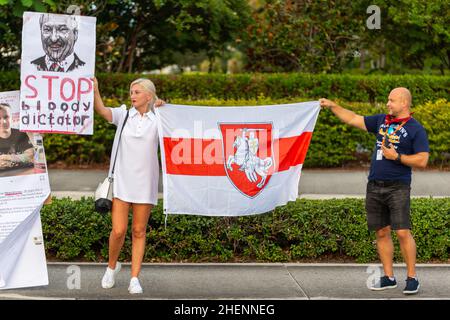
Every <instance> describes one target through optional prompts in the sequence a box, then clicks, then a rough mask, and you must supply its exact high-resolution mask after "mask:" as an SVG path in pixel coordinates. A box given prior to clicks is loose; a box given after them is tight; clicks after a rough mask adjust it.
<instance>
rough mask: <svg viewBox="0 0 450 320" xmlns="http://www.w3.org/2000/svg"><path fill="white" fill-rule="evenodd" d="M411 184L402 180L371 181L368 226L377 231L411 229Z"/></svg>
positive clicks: (368, 198)
mask: <svg viewBox="0 0 450 320" xmlns="http://www.w3.org/2000/svg"><path fill="white" fill-rule="evenodd" d="M410 192H411V187H410V185H409V184H406V183H404V182H400V181H369V182H368V183H367V193H366V212H367V226H368V227H369V230H370V231H377V230H379V229H381V228H384V227H386V226H391V229H392V230H399V229H411V219H410V202H411V200H410Z"/></svg>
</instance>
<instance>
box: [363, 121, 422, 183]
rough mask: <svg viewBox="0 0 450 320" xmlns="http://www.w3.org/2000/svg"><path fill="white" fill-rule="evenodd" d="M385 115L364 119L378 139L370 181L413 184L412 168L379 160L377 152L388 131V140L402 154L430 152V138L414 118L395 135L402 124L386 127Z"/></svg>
mask: <svg viewBox="0 0 450 320" xmlns="http://www.w3.org/2000/svg"><path fill="white" fill-rule="evenodd" d="M385 118H386V115H385V114H377V115H374V116H367V117H364V123H365V124H366V128H367V131H368V132H371V133H374V134H375V135H376V137H377V142H376V145H375V150H374V152H373V154H372V162H371V165H370V173H369V180H383V181H391V180H397V181H403V182H405V183H407V184H410V183H411V167H409V166H405V165H403V164H401V163H398V162H397V161H393V160H388V159H386V158H385V157H382V159H381V160H377V151H378V150H380V149H381V143H382V141H383V136H384V133H385V132H386V130H387V134H386V140H388V141H389V143H392V144H393V145H394V148H395V150H396V151H397V152H398V153H401V154H407V155H410V154H416V153H419V152H430V148H429V146H428V138H427V133H426V131H425V129H424V128H423V127H422V125H421V124H420V123H419V122H418V121H417V120H416V119H414V118H411V119H409V121H408V122H406V124H404V125H403V127H402V128H400V130H398V131H397V132H395V133H394V131H395V129H396V128H397V127H398V126H399V125H400V123H391V124H390V125H389V126H387V125H385Z"/></svg>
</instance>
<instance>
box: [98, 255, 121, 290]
mask: <svg viewBox="0 0 450 320" xmlns="http://www.w3.org/2000/svg"><path fill="white" fill-rule="evenodd" d="M121 268H122V265H121V264H120V262H117V263H116V268H115V269H111V268H110V267H107V268H106V271H105V274H104V275H103V278H102V288H104V289H111V288H112V287H114V284H115V283H116V279H115V278H116V275H117V274H118V273H119V271H120V269H121Z"/></svg>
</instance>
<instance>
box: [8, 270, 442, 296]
mask: <svg viewBox="0 0 450 320" xmlns="http://www.w3.org/2000/svg"><path fill="white" fill-rule="evenodd" d="M69 267H71V268H70V269H69ZM78 267H79V269H78ZM105 267H106V265H105V264H82V263H76V262H74V263H49V264H48V271H49V285H48V286H44V287H35V288H23V289H11V290H0V299H208V300H209V299H258V300H264V299H300V300H318V299H433V300H434V299H443V300H449V299H450V265H449V264H442V265H441V264H437V265H427V264H423V265H421V264H419V265H418V266H417V274H418V277H419V281H420V284H421V288H420V291H419V293H418V294H417V295H410V296H407V295H404V294H403V288H404V286H405V281H404V279H405V278H406V274H405V273H406V270H405V267H404V265H395V274H396V277H397V282H398V287H397V288H396V289H389V290H385V291H371V290H369V289H368V288H367V283H371V281H372V280H373V279H378V277H379V276H380V273H382V268H381V267H380V266H379V265H375V264H373V265H368V264H297V263H239V264H236V263H226V264H221V263H211V264H208V263H206V264H205V263H198V264H193V263H189V264H188V263H167V264H160V263H154V264H144V265H143V268H142V272H141V275H140V281H141V285H142V287H143V289H144V293H143V294H141V295H130V294H129V293H128V291H127V287H128V284H129V279H130V275H129V274H130V266H129V264H124V265H123V269H122V271H121V272H120V273H119V275H118V276H117V279H116V286H115V287H114V288H112V289H103V288H101V285H100V282H101V278H102V276H103V272H104V270H105ZM74 270H79V282H78V283H79V288H77V285H76V284H77V281H73V279H74V276H76V274H75V273H74Z"/></svg>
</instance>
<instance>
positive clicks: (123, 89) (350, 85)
mask: <svg viewBox="0 0 450 320" xmlns="http://www.w3.org/2000/svg"><path fill="white" fill-rule="evenodd" d="M139 76H141V75H136V74H104V73H103V74H102V73H100V74H98V79H99V83H100V90H101V92H102V94H103V95H104V96H107V97H113V98H117V99H120V100H125V99H128V92H129V84H130V83H131V81H132V80H134V79H136V78H137V77H139ZM143 76H144V77H149V78H150V79H151V80H153V81H154V82H155V85H156V88H157V91H158V94H159V95H160V96H161V97H163V98H165V99H174V98H179V99H184V100H199V99H210V98H217V99H221V100H228V99H243V100H245V99H254V98H256V97H259V96H261V95H263V96H265V97H270V98H271V99H286V98H289V97H303V98H307V99H318V98H321V97H328V98H331V99H336V98H338V99H342V100H345V101H349V102H370V103H375V102H382V103H385V102H386V100H387V96H388V94H389V92H390V90H392V89H393V88H395V87H399V86H403V87H407V88H409V89H410V90H411V93H412V95H413V102H414V104H419V103H423V102H426V101H430V100H437V99H447V100H449V101H450V91H449V88H450V77H448V76H425V75H370V76H363V75H338V74H332V75H326V74H302V73H289V74H238V75H228V74H227V75H225V74H204V75H199V74H194V75H143ZM19 84H20V82H19V74H18V73H15V72H3V73H2V76H1V77H0V91H8V90H17V89H18V88H19V86H20V85H19Z"/></svg>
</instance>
